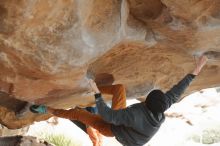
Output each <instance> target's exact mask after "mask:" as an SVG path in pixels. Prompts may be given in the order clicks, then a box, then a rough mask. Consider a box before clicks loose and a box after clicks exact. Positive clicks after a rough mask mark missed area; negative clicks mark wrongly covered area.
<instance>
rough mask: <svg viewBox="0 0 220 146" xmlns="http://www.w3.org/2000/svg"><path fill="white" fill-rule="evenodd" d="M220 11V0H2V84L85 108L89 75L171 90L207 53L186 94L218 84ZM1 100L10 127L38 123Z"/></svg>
mask: <svg viewBox="0 0 220 146" xmlns="http://www.w3.org/2000/svg"><path fill="white" fill-rule="evenodd" d="M219 12H220V1H219V0H203V1H198V0H178V1H176V0H127V1H126V0H52V1H45V0H29V1H25V0H20V1H16V0H7V1H0V67H1V71H0V89H1V91H3V92H5V93H6V94H8V95H13V96H12V97H13V98H16V99H17V100H19V101H26V102H36V103H43V104H46V105H49V106H52V107H54V108H71V107H74V106H76V105H78V106H86V105H90V104H93V103H94V99H93V97H92V96H91V94H88V92H89V91H91V89H90V87H89V85H88V83H87V80H86V78H87V74H88V72H89V73H90V74H92V75H93V76H95V77H99V82H100V83H101V82H102V80H108V76H109V75H110V76H113V77H114V84H117V83H120V84H124V85H125V87H126V88H127V95H128V98H138V97H139V96H140V95H146V94H147V93H148V92H149V91H151V90H152V89H155V88H160V89H162V90H164V91H165V90H167V89H169V88H170V87H171V86H173V84H175V83H176V82H177V81H178V80H179V79H181V78H182V77H183V76H184V75H185V74H187V73H189V72H190V71H192V69H193V67H194V66H195V59H196V58H197V56H199V55H200V54H202V53H205V52H208V54H209V56H210V58H212V59H210V61H209V62H208V64H207V65H206V66H205V68H204V70H203V71H202V72H201V74H200V75H199V76H198V77H197V79H196V80H195V82H193V84H192V85H191V86H190V88H189V89H188V90H187V92H186V94H189V93H191V92H193V91H195V90H199V89H203V88H209V87H216V86H219V85H220V76H219V75H218V74H219V72H220V62H219V58H220V57H219V56H220V55H219V52H220V48H219V46H220V13H219ZM210 54H211V55H210ZM103 74H104V75H103ZM105 74H106V75H105ZM100 76H101V77H100ZM106 78H107V79H106ZM186 94H185V95H186ZM106 100H110V97H108V98H107V97H106ZM1 105H2V108H0V109H2V110H1V118H0V122H1V123H2V121H4V123H3V124H4V125H5V123H6V126H8V127H11V128H20V127H22V126H24V125H27V124H30V123H31V122H33V121H35V120H36V118H33V117H34V116H33V115H31V117H32V118H29V121H28V122H24V121H23V122H19V120H21V119H19V120H18V119H17V120H18V121H17V120H16V117H14V115H13V114H10V116H8V117H10V118H5V117H6V115H7V113H10V111H12V112H13V111H14V112H16V109H13V108H8V107H7V106H8V105H7V106H4V105H5V103H4V102H2V103H1ZM5 107H7V108H5ZM45 118H48V117H43V119H45ZM5 119H8V121H9V122H7V120H5ZM10 121H13V122H10ZM15 121H17V124H14V123H15ZM18 123H19V124H18ZM13 125H14V126H13Z"/></svg>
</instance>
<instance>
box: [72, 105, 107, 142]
mask: <svg viewBox="0 0 220 146" xmlns="http://www.w3.org/2000/svg"><path fill="white" fill-rule="evenodd" d="M83 109H84V110H86V111H88V112H90V113H93V114H98V110H97V107H86V108H83ZM71 121H72V122H73V123H74V124H75V125H76V126H78V127H79V128H80V129H81V130H83V131H84V132H85V133H87V134H88V135H89V138H90V140H91V141H92V143H93V146H102V143H103V141H102V134H101V133H100V132H99V131H98V130H96V129H94V128H93V127H91V126H89V125H85V124H83V123H82V122H80V121H77V120H71Z"/></svg>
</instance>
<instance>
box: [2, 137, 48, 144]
mask: <svg viewBox="0 0 220 146" xmlns="http://www.w3.org/2000/svg"><path fill="white" fill-rule="evenodd" d="M0 146H52V145H51V144H49V143H47V142H45V141H42V140H41V141H40V140H38V139H36V138H34V137H31V136H13V137H0Z"/></svg>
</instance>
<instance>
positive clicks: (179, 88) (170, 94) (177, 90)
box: [165, 74, 195, 107]
mask: <svg viewBox="0 0 220 146" xmlns="http://www.w3.org/2000/svg"><path fill="white" fill-rule="evenodd" d="M194 78H195V75H193V74H187V75H186V76H185V77H184V78H183V79H182V80H181V81H179V82H178V83H177V84H176V85H174V86H173V87H172V88H171V89H170V90H169V91H167V92H166V93H165V96H166V97H167V98H168V101H169V103H168V104H169V107H170V106H171V105H172V104H173V103H175V102H177V101H178V100H179V99H180V97H181V95H182V94H183V93H184V91H185V90H186V89H187V87H188V86H189V85H190V83H191V82H192V81H193V79H194Z"/></svg>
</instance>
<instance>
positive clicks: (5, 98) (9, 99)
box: [0, 91, 28, 113]
mask: <svg viewBox="0 0 220 146" xmlns="http://www.w3.org/2000/svg"><path fill="white" fill-rule="evenodd" d="M27 104H28V102H26V101H21V100H19V99H16V98H15V97H14V96H12V95H10V94H8V93H5V92H2V91H0V106H3V107H5V108H7V109H9V110H12V111H14V112H15V113H18V112H20V111H21V110H22V109H23V108H24V107H25V106H26V105H27Z"/></svg>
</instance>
